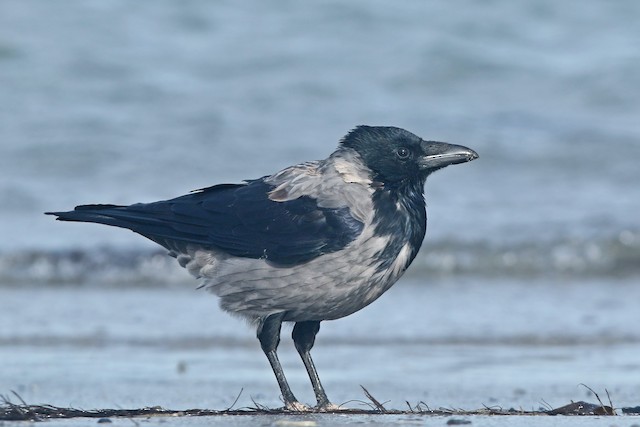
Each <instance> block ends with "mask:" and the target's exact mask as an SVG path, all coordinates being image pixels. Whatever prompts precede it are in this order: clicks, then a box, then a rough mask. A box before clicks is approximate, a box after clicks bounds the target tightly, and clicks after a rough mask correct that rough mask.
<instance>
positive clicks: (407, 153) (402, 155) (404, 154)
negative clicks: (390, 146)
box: [396, 147, 411, 160]
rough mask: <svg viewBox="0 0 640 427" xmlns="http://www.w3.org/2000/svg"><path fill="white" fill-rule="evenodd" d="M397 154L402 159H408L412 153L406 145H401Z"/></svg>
mask: <svg viewBox="0 0 640 427" xmlns="http://www.w3.org/2000/svg"><path fill="white" fill-rule="evenodd" d="M396 155H397V156H398V158H399V159H400V160H406V159H408V158H409V156H410V155H411V152H410V151H409V149H408V148H406V147H400V148H398V149H396Z"/></svg>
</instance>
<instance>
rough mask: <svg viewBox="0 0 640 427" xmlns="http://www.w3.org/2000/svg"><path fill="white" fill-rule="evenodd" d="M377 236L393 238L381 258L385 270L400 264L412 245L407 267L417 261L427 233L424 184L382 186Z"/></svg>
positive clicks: (376, 198) (378, 195)
mask: <svg viewBox="0 0 640 427" xmlns="http://www.w3.org/2000/svg"><path fill="white" fill-rule="evenodd" d="M373 207H374V209H375V215H374V220H373V221H374V226H375V234H376V235H379V236H387V237H389V243H388V244H387V246H386V247H385V248H384V249H383V250H382V252H381V253H380V254H379V257H380V258H381V259H382V263H381V264H380V266H379V267H378V270H380V271H381V270H385V269H387V268H389V267H390V266H391V264H392V263H393V262H394V261H395V260H396V258H397V257H398V255H399V254H400V251H401V250H402V247H403V246H404V245H406V244H409V247H410V248H411V254H410V257H409V261H408V262H407V264H406V265H405V266H404V268H405V269H406V268H407V267H408V266H409V264H411V262H412V261H413V259H414V258H415V256H416V255H417V253H418V250H419V249H420V246H421V245H422V241H423V240H424V236H425V233H426V231H427V212H426V209H425V201H424V181H421V180H412V181H408V182H406V181H405V182H403V183H401V184H400V185H394V186H392V187H390V186H388V185H381V186H379V187H378V188H377V189H376V190H375V192H374V193H373Z"/></svg>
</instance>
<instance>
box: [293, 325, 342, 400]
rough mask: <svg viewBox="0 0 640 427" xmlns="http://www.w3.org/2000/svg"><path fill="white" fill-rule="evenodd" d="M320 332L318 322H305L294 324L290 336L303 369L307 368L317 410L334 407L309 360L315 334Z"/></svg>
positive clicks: (311, 361)
mask: <svg viewBox="0 0 640 427" xmlns="http://www.w3.org/2000/svg"><path fill="white" fill-rule="evenodd" d="M319 330H320V322H317V321H306V322H296V325H295V326H294V327H293V333H292V334H291V336H292V338H293V342H294V343H295V345H296V350H298V353H300V357H301V358H302V362H303V363H304V366H305V368H307V373H308V374H309V379H310V380H311V385H312V386H313V392H314V393H315V394H316V400H317V401H318V408H319V409H333V408H334V406H333V405H332V404H331V402H329V399H327V394H326V393H325V392H324V388H323V387H322V384H321V383H320V378H319V377H318V372H317V371H316V367H315V365H314V364H313V360H311V354H310V351H311V348H312V347H313V344H314V342H315V340H316V334H317V333H318V331H319Z"/></svg>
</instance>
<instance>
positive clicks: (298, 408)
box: [284, 400, 314, 412]
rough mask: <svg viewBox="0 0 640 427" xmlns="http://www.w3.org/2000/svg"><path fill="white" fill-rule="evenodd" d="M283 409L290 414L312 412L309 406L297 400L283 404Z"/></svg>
mask: <svg viewBox="0 0 640 427" xmlns="http://www.w3.org/2000/svg"><path fill="white" fill-rule="evenodd" d="M284 409H285V410H287V411H291V412H312V411H313V410H314V409H313V408H311V407H310V406H307V405H305V404H304V403H300V402H298V401H297V400H293V401H291V402H286V403H285V404H284Z"/></svg>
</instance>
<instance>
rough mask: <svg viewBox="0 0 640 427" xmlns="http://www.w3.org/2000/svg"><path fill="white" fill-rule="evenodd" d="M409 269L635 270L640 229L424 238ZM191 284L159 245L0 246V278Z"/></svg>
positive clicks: (527, 273)
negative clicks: (514, 238) (528, 237)
mask: <svg viewBox="0 0 640 427" xmlns="http://www.w3.org/2000/svg"><path fill="white" fill-rule="evenodd" d="M407 275H408V276H410V277H411V276H412V277H419V276H426V275H430V276H434V275H436V276H461V275H465V276H479V277H510V276H511V277H540V276H557V275H561V276H570V277H571V276H575V277H593V276H598V277H631V276H640V230H639V231H631V230H625V231H621V232H619V233H616V234H615V235H610V236H605V237H600V238H592V239H587V238H563V239H557V240H555V241H551V242H533V243H532V242H526V243H503V244H497V243H494V242H491V243H490V242H463V241H456V240H441V241H435V242H432V241H427V243H425V245H423V248H422V250H421V251H420V253H419V254H418V256H417V258H416V260H415V261H414V262H413V265H412V266H411V268H410V269H409V270H408V272H407ZM177 283H192V284H193V283H194V282H193V279H192V278H191V277H190V276H189V275H188V274H187V272H186V271H185V270H183V269H181V268H180V267H178V265H177V263H176V262H175V260H174V259H173V258H171V257H169V256H167V255H166V252H164V251H163V250H148V249H123V248H120V247H100V248H94V249H72V250H69V249H53V250H21V251H16V252H4V253H0V285H4V286H11V285H18V284H29V285H64V284H69V285H71V284H73V285H94V284H95V285H101V286H104V285H109V286H123V287H130V286H161V285H171V284H177Z"/></svg>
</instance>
